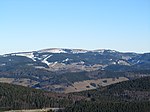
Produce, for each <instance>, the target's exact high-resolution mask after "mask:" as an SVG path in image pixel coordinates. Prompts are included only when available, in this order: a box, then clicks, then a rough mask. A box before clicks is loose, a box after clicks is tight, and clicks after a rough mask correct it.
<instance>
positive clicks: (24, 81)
mask: <svg viewBox="0 0 150 112" xmlns="http://www.w3.org/2000/svg"><path fill="white" fill-rule="evenodd" d="M0 82H2V83H11V84H15V85H21V86H26V87H28V86H29V87H31V86H33V85H35V84H37V83H38V82H36V81H33V80H30V79H27V78H19V79H14V78H0Z"/></svg>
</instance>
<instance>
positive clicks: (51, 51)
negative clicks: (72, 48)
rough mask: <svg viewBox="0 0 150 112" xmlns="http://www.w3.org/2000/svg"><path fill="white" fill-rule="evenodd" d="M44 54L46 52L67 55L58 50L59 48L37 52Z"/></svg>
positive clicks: (63, 51)
mask: <svg viewBox="0 0 150 112" xmlns="http://www.w3.org/2000/svg"><path fill="white" fill-rule="evenodd" d="M44 52H48V53H67V52H66V51H65V50H63V49H60V48H52V49H44V50H40V51H38V53H44Z"/></svg>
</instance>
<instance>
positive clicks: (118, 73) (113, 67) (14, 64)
mask: <svg viewBox="0 0 150 112" xmlns="http://www.w3.org/2000/svg"><path fill="white" fill-rule="evenodd" d="M147 75H150V53H143V54H138V53H122V52H118V51H115V50H105V49H99V50H83V49H61V48H51V49H44V50H38V51H31V52H19V53H11V54H5V55H1V56H0V82H8V83H13V84H19V85H23V86H30V87H33V88H39V89H44V90H48V91H59V92H60V91H64V90H65V88H66V87H68V86H72V85H73V83H75V82H78V81H85V80H96V79H100V78H108V77H109V78H114V77H127V78H129V79H132V78H136V77H142V76H147ZM74 89H76V88H74Z"/></svg>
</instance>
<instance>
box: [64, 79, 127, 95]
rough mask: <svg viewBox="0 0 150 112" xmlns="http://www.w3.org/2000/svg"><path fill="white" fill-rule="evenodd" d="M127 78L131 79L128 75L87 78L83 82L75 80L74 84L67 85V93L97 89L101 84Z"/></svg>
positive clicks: (109, 83) (108, 83) (113, 82)
mask: <svg viewBox="0 0 150 112" xmlns="http://www.w3.org/2000/svg"><path fill="white" fill-rule="evenodd" d="M127 80H129V79H128V78H126V77H119V78H104V79H97V80H85V81H81V82H75V83H74V84H73V85H72V86H68V87H65V93H71V92H80V91H84V90H91V89H96V88H97V87H99V86H107V85H111V84H115V83H118V82H122V81H127ZM93 85H94V86H93Z"/></svg>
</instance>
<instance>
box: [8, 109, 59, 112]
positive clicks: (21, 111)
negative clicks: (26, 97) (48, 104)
mask: <svg viewBox="0 0 150 112" xmlns="http://www.w3.org/2000/svg"><path fill="white" fill-rule="evenodd" d="M59 109H60V108H44V109H30V110H10V111H5V112H48V111H50V110H52V111H57V110H59Z"/></svg>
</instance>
